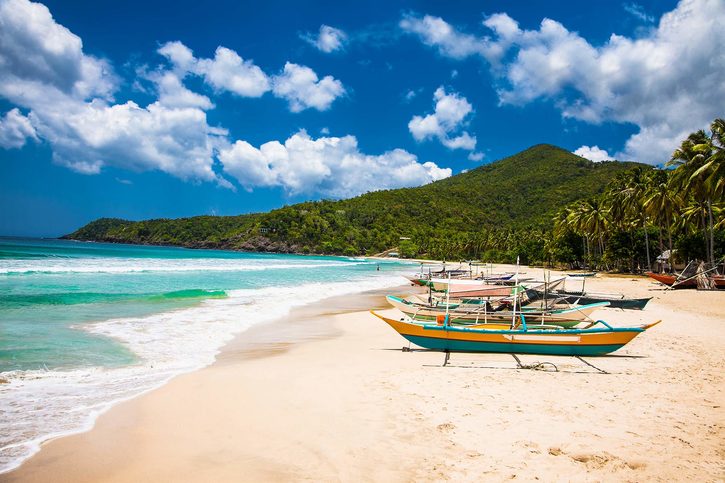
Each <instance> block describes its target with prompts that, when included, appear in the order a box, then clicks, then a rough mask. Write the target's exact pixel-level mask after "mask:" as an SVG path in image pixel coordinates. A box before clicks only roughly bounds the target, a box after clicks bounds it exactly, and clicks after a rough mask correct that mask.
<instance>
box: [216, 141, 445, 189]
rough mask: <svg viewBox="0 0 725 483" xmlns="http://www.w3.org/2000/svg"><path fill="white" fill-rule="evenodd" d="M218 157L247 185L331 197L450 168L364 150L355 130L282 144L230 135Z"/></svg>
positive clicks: (408, 182)
mask: <svg viewBox="0 0 725 483" xmlns="http://www.w3.org/2000/svg"><path fill="white" fill-rule="evenodd" d="M219 159H220V160H221V161H222V163H223V164H224V170H225V171H226V172H227V173H228V174H230V175H231V176H233V177H234V178H236V179H237V181H239V183H240V184H241V185H242V186H244V187H245V188H247V189H252V188H254V187H257V186H268V187H269V186H279V187H282V188H284V189H285V190H286V191H288V192H289V193H291V194H299V193H310V192H319V193H322V194H324V195H328V196H333V197H347V196H354V195H358V194H361V193H364V192H367V191H374V190H380V189H390V188H400V187H403V186H418V185H421V184H424V183H429V182H431V181H435V180H438V179H443V178H446V177H449V176H450V175H451V170H450V169H448V168H439V167H438V166H437V165H436V164H435V163H432V162H425V163H420V162H418V159H417V158H416V156H415V155H413V154H411V153H409V152H407V151H405V150H402V149H394V150H392V151H387V152H385V153H383V154H380V155H370V154H365V153H362V152H361V151H360V149H359V147H358V144H357V139H356V138H355V136H344V137H320V138H317V139H313V138H311V137H310V136H309V135H308V134H307V133H306V132H305V131H300V132H298V133H296V134H294V135H292V136H291V137H290V138H289V139H287V140H286V141H285V142H284V144H282V143H280V142H278V141H271V142H268V143H265V144H262V145H261V146H260V147H259V148H256V147H254V146H252V145H251V144H249V143H248V142H246V141H236V142H235V143H234V144H232V145H230V146H229V147H227V148H225V149H222V150H221V151H220V152H219Z"/></svg>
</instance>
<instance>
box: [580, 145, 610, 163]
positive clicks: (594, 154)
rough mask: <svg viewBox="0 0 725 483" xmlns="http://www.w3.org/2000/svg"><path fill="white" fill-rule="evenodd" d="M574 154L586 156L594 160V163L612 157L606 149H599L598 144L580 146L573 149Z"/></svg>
mask: <svg viewBox="0 0 725 483" xmlns="http://www.w3.org/2000/svg"><path fill="white" fill-rule="evenodd" d="M574 154H576V155H577V156H581V157H582V158H586V159H588V160H589V161H594V162H595V163H599V162H601V161H609V160H611V159H613V158H612V157H611V156H610V155H609V153H607V151H605V150H604V149H601V148H600V147H599V146H581V147H579V149H577V150H576V151H574Z"/></svg>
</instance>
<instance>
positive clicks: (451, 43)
mask: <svg viewBox="0 0 725 483" xmlns="http://www.w3.org/2000/svg"><path fill="white" fill-rule="evenodd" d="M400 27H401V28H402V29H403V30H405V31H406V32H410V33H414V34H417V35H418V36H419V37H420V39H421V40H422V41H423V43H424V44H426V45H429V46H432V47H437V49H438V51H439V52H440V53H441V54H442V55H445V56H446V57H453V58H454V59H463V58H465V57H469V56H471V55H475V54H481V53H482V52H483V50H484V47H485V46H484V43H483V42H482V41H481V40H480V39H478V38H476V37H475V36H473V35H469V34H464V33H461V32H458V31H456V29H454V28H453V27H452V26H451V25H450V24H448V23H447V22H445V21H444V20H443V19H441V18H439V17H433V16H431V15H426V16H425V17H423V18H417V17H414V16H410V15H406V16H404V17H403V19H402V20H401V21H400Z"/></svg>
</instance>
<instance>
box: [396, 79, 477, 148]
mask: <svg viewBox="0 0 725 483" xmlns="http://www.w3.org/2000/svg"><path fill="white" fill-rule="evenodd" d="M433 100H434V101H435V112H434V113H433V114H428V115H426V116H425V117H423V116H413V118H412V119H411V120H410V122H409V123H408V130H409V131H410V133H411V134H412V135H413V137H414V138H415V140H416V141H419V142H420V141H425V140H427V139H438V140H439V141H440V142H441V143H442V144H443V145H444V146H446V147H447V148H449V149H466V150H469V151H470V150H473V149H475V148H476V138H475V136H471V135H470V134H469V133H468V132H466V131H460V128H461V127H462V126H463V125H464V124H465V119H466V117H467V116H468V115H469V114H470V113H471V112H473V107H472V106H471V104H470V103H469V102H468V101H467V100H466V98H465V97H463V96H461V95H460V94H457V93H455V92H454V93H452V94H446V91H445V89H444V88H443V87H439V88H438V89H436V91H435V93H434V94H433ZM458 132H460V134H457V133H458Z"/></svg>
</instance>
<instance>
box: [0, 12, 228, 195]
mask: <svg viewBox="0 0 725 483" xmlns="http://www.w3.org/2000/svg"><path fill="white" fill-rule="evenodd" d="M156 82H157V85H158V89H159V101H157V102H154V103H152V104H150V105H149V106H147V107H141V106H138V105H137V104H136V103H134V102H130V101H129V102H126V103H123V104H113V103H112V100H113V99H112V96H113V93H114V91H115V88H116V85H117V82H116V78H115V76H114V75H113V74H112V71H111V68H110V65H108V64H107V63H106V62H105V61H101V60H98V59H96V58H94V57H92V56H89V55H86V54H85V53H84V52H83V50H82V42H81V40H80V38H78V37H77V36H76V35H74V34H73V33H71V32H70V31H69V30H68V29H66V28H65V27H63V26H61V25H59V24H57V23H56V22H55V20H53V17H52V16H51V14H50V12H49V11H48V9H47V8H46V7H45V6H43V5H40V4H35V3H30V2H28V1H24V0H8V1H5V2H0V96H2V97H4V98H5V99H7V100H9V101H10V102H12V103H14V104H16V105H18V106H20V107H22V108H25V109H28V110H29V113H28V115H27V118H25V117H23V118H19V117H17V115H16V114H18V115H19V111H16V114H11V113H12V112H13V111H11V113H9V114H8V115H7V116H6V118H5V119H4V125H5V124H6V123H10V124H13V123H15V124H16V125H17V124H18V123H19V124H20V125H22V126H23V129H24V130H25V132H26V133H28V134H29V133H32V132H34V133H35V136H37V138H39V139H42V140H44V141H46V142H48V143H49V144H50V146H51V148H52V150H53V159H54V161H55V162H56V163H58V164H61V165H64V166H67V167H69V168H70V169H73V170H75V171H78V172H80V173H86V174H93V173H98V172H100V171H101V170H102V169H103V168H104V167H105V166H116V167H120V168H123V169H130V170H135V171H142V170H159V171H163V172H166V173H169V174H171V175H173V176H177V177H179V178H181V179H186V180H203V181H217V182H219V183H220V184H225V183H227V184H228V182H225V180H222V179H220V178H219V177H218V176H217V175H216V174H215V173H214V171H213V165H214V157H213V149H214V146H215V145H216V143H217V141H218V139H219V135H223V134H224V133H223V132H221V131H219V130H217V129H215V128H213V127H211V126H209V125H208V124H207V121H206V114H205V113H204V111H203V110H202V108H204V109H205V108H209V107H210V105H211V103H210V101H209V100H208V99H207V98H206V97H204V96H200V95H198V94H194V93H192V92H190V91H188V90H187V89H185V88H184V87H183V86H182V85H181V83H180V81H179V79H178V78H177V77H175V75H174V74H163V73H157V74H156ZM28 124H29V125H28ZM5 127H7V126H5ZM26 137H27V136H26ZM16 144H17V141H16Z"/></svg>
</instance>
